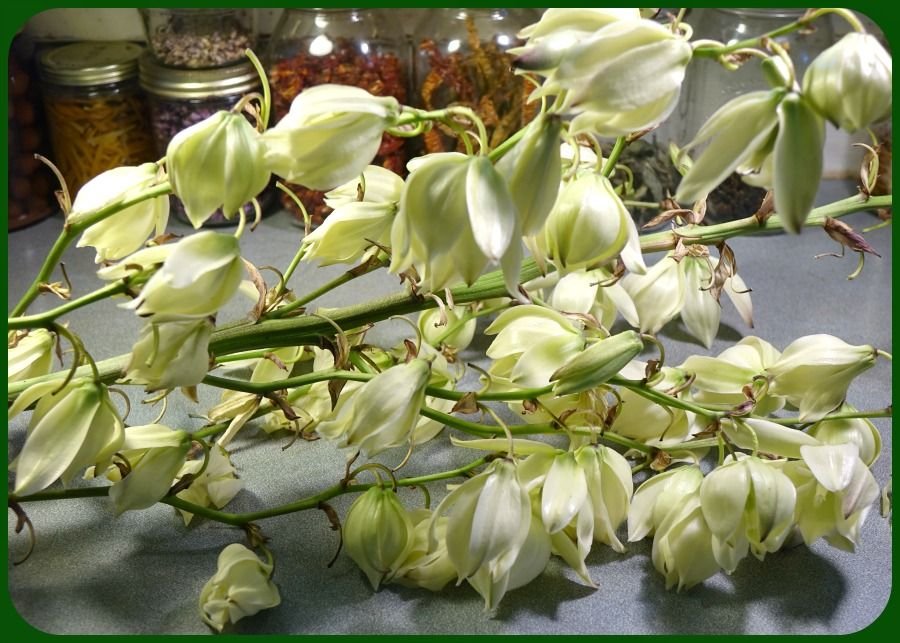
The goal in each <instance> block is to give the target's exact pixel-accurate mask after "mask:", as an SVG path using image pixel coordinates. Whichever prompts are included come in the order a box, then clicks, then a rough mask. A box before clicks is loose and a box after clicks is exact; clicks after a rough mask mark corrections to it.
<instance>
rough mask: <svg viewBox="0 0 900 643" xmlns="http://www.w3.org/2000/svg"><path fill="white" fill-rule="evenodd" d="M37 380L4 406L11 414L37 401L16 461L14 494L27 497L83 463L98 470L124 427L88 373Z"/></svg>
mask: <svg viewBox="0 0 900 643" xmlns="http://www.w3.org/2000/svg"><path fill="white" fill-rule="evenodd" d="M57 389H59V382H42V383H39V384H35V385H33V386H30V387H29V388H27V389H25V391H23V392H22V394H21V395H19V397H18V398H16V401H15V402H13V404H12V406H10V408H9V412H8V416H9V418H10V419H12V418H13V417H15V416H16V415H18V414H19V413H22V412H23V411H24V410H25V409H27V408H28V407H30V406H31V405H32V404H34V403H35V402H37V405H36V406H35V408H34V412H33V413H32V415H31V419H30V420H29V422H28V433H27V436H26V438H25V444H24V445H23V446H22V450H21V451H20V452H19V455H18V457H17V458H16V460H15V470H16V481H15V485H14V488H13V493H14V494H16V495H18V496H27V495H29V494H32V493H36V492H38V491H41V490H43V489H46V488H47V487H49V486H50V485H51V484H53V483H54V482H56V480H60V479H61V480H62V481H63V484H68V482H69V481H70V480H71V479H72V478H74V477H75V476H76V475H78V474H79V473H80V472H81V471H82V470H84V469H85V468H86V467H89V466H91V465H94V466H95V467H96V468H97V470H98V471H102V470H103V469H105V468H106V466H107V464H109V460H110V458H112V456H113V454H114V453H115V452H116V451H118V450H119V448H120V447H121V446H122V441H123V440H124V437H125V434H124V427H123V425H122V420H121V419H120V418H119V414H118V412H117V411H116V408H115V406H114V405H113V403H112V400H111V399H110V398H109V393H108V392H107V390H106V387H105V386H103V385H102V384H100V383H98V382H95V381H94V380H93V379H90V378H75V379H73V380H72V381H70V382H69V383H68V384H66V386H65V387H64V388H63V389H61V390H57Z"/></svg>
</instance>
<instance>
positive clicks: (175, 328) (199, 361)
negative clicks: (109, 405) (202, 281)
mask: <svg viewBox="0 0 900 643" xmlns="http://www.w3.org/2000/svg"><path fill="white" fill-rule="evenodd" d="M212 331H213V324H212V323H211V322H210V321H209V320H207V319H198V320H192V321H171V322H164V323H160V324H154V323H152V322H150V323H147V324H146V325H145V326H144V327H143V328H142V329H141V333H140V335H139V336H138V340H137V342H135V344H134V346H133V347H132V349H131V361H129V363H128V366H127V367H126V368H125V377H126V379H128V380H130V381H132V382H134V383H136V384H145V385H146V387H147V388H146V390H147V391H158V390H162V389H174V388H179V387H182V386H196V385H197V384H199V383H200V381H201V380H202V379H203V378H204V377H205V376H206V373H207V371H208V370H209V338H210V336H211V335H212Z"/></svg>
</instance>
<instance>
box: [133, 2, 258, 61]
mask: <svg viewBox="0 0 900 643" xmlns="http://www.w3.org/2000/svg"><path fill="white" fill-rule="evenodd" d="M140 12H141V16H142V17H143V19H144V29H145V30H146V32H147V42H148V43H149V45H150V51H152V52H153V55H154V56H155V57H156V59H157V60H158V61H159V62H160V63H162V64H163V65H166V66H168V67H181V68H188V69H202V68H208V67H222V66H225V65H230V64H232V63H235V62H239V61H241V60H243V59H244V58H245V56H244V51H245V50H246V49H248V48H251V49H252V48H253V47H254V46H255V44H256V37H255V33H254V32H255V29H254V24H253V11H252V10H251V9H141V10H140Z"/></svg>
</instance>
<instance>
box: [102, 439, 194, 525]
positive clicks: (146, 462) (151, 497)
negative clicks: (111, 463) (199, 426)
mask: <svg viewBox="0 0 900 643" xmlns="http://www.w3.org/2000/svg"><path fill="white" fill-rule="evenodd" d="M190 446H191V441H190V438H189V436H188V434H187V433H186V432H184V431H174V430H172V429H170V428H169V427H166V426H163V425H161V424H149V425H145V426H133V427H128V428H127V429H125V441H124V443H123V444H122V453H123V455H124V456H125V457H126V458H127V459H128V464H129V465H130V466H131V470H130V471H129V473H128V475H126V476H125V477H123V478H121V480H119V481H118V482H116V483H115V484H113V485H112V486H111V487H110V489H109V499H110V500H111V501H112V503H113V507H114V508H115V512H116V514H120V513H122V512H123V511H129V510H132V509H146V508H147V507H151V506H153V505H154V504H156V503H157V502H159V500H160V499H161V498H163V497H164V496H165V495H166V493H168V491H169V489H170V488H171V486H172V483H173V481H174V480H175V477H176V476H177V475H178V472H179V471H180V470H181V468H182V467H183V466H184V459H185V457H186V456H187V452H188V450H189V449H190Z"/></svg>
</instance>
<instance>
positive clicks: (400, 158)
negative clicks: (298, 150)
mask: <svg viewBox="0 0 900 643" xmlns="http://www.w3.org/2000/svg"><path fill="white" fill-rule="evenodd" d="M388 14H389V10H373V9H285V10H284V13H283V14H282V15H281V18H280V19H279V21H278V24H277V25H276V27H275V29H274V31H273V33H272V39H271V41H270V44H269V51H268V56H267V59H268V72H269V82H270V84H271V86H272V111H273V115H274V117H275V118H276V119H280V118H282V117H283V116H284V115H285V114H287V112H288V110H289V109H290V106H291V102H292V101H293V100H294V98H295V97H296V96H297V95H298V94H299V93H300V92H301V91H303V90H304V89H306V88H308V87H313V86H315V85H322V84H326V83H335V84H339V85H351V86H354V87H360V88H362V89H365V90H366V91H368V92H370V93H372V94H374V95H376V96H393V97H394V98H396V99H397V100H398V101H400V102H401V103H405V102H406V99H407V78H408V74H407V67H408V64H407V58H408V56H406V55H404V41H403V35H402V33H403V31H402V29H397V28H394V27H392V26H391V24H390V21H389V20H386V18H387V17H388ZM406 160H407V153H406V146H405V142H404V140H403V139H401V138H397V137H394V136H390V135H388V134H385V135H384V137H383V139H382V142H381V147H380V148H379V150H378V154H377V156H376V157H375V160H374V161H373V162H374V163H375V164H377V165H381V166H383V167H386V168H388V169H389V170H391V171H393V172H396V173H398V174H401V175H402V174H405V167H406ZM290 187H291V189H292V190H294V192H295V193H296V194H297V195H298V197H299V198H300V199H301V201H302V202H303V204H304V206H305V207H306V209H307V211H308V212H309V214H310V216H311V217H312V220H313V224H314V225H317V224H319V223H321V221H322V219H323V218H324V217H325V216H327V214H328V212H329V211H330V210H329V208H328V207H327V206H326V205H325V202H324V199H323V193H321V192H316V191H313V190H308V189H306V188H303V187H301V186H296V185H291V186H290ZM335 187H337V186H335ZM281 200H282V204H283V205H284V206H285V207H286V208H288V209H289V210H291V211H292V212H293V213H294V214H295V215H297V216H299V209H298V208H297V207H296V205H295V204H294V202H293V200H292V199H290V198H289V197H288V196H287V195H284V196H283V197H282V199H281ZM298 222H299V219H298Z"/></svg>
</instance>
